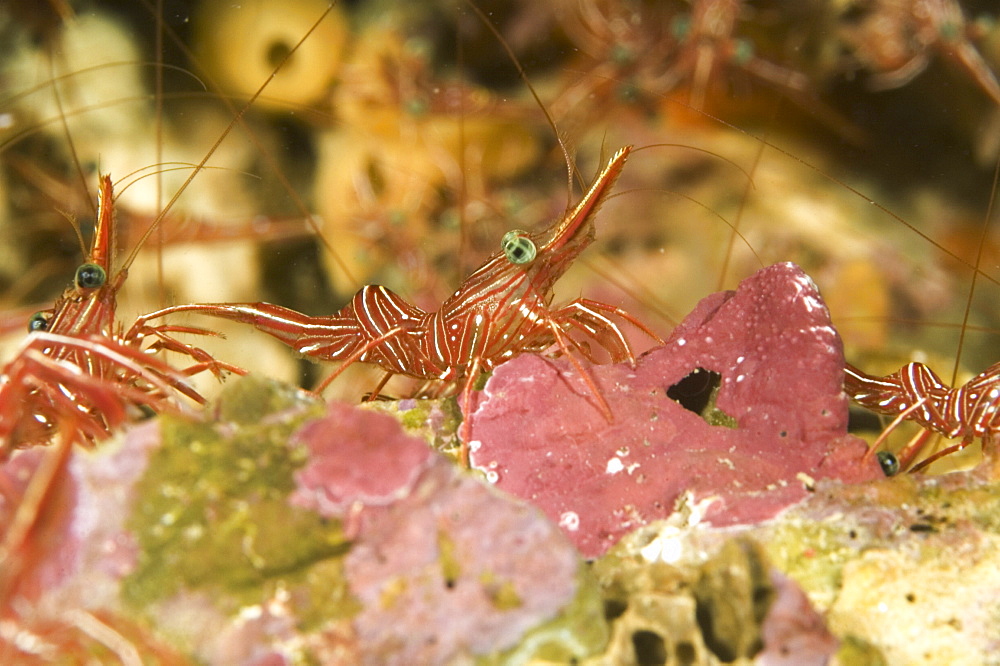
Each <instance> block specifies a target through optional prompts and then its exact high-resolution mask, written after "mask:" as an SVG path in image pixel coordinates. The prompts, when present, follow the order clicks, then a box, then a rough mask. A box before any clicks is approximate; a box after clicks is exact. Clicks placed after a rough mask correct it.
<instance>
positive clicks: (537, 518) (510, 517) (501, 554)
mask: <svg viewBox="0 0 1000 666" xmlns="http://www.w3.org/2000/svg"><path fill="white" fill-rule="evenodd" d="M295 440H296V441H297V442H298V443H299V445H303V446H305V447H307V448H308V451H309V456H308V459H307V460H306V463H305V466H304V467H302V468H301V469H300V470H299V471H298V472H296V474H295V479H296V483H297V485H298V488H297V489H296V490H295V491H294V493H293V495H292V498H291V501H292V502H293V503H294V504H295V505H298V506H302V507H305V508H309V509H312V510H315V511H317V512H319V513H321V514H322V515H324V516H326V517H331V518H337V519H339V520H341V522H342V523H343V524H344V525H345V526H346V528H347V529H346V532H347V533H348V535H349V537H350V538H351V539H352V545H351V548H350V552H349V553H348V554H347V555H346V557H345V559H344V576H345V579H346V581H347V586H348V589H349V591H350V594H351V597H352V599H354V600H356V601H357V602H358V603H359V604H360V609H359V610H358V611H357V612H356V614H355V615H354V616H353V618H352V620H351V621H352V628H353V632H354V636H353V640H354V641H355V649H356V658H357V663H360V664H384V665H391V664H445V663H449V664H450V663H455V662H456V661H463V660H469V661H471V660H473V659H474V658H475V657H477V656H485V655H490V654H493V653H496V652H499V651H503V650H506V649H510V648H513V647H514V646H516V645H517V644H518V641H519V640H521V639H522V637H523V636H524V635H525V634H526V633H527V632H528V631H530V630H532V629H533V628H535V627H537V626H539V625H542V624H544V623H546V622H549V621H552V620H553V619H554V618H556V617H557V616H558V614H559V613H560V612H561V611H562V610H564V609H565V608H566V607H567V606H568V605H570V604H571V603H573V602H574V599H575V598H576V596H577V594H578V593H579V590H580V573H581V570H582V562H581V560H580V556H579V554H578V553H577V551H576V549H575V548H574V547H573V544H572V543H571V542H570V541H569V539H567V538H566V536H565V535H564V534H563V533H562V531H561V530H559V528H558V527H556V526H555V525H553V524H552V523H551V522H550V521H549V520H548V519H546V517H545V516H544V515H543V514H542V513H541V512H540V511H539V510H538V509H537V508H535V507H533V506H531V505H529V504H527V503H525V502H522V501H519V500H516V499H514V498H511V497H508V496H506V495H503V494H502V493H500V492H498V491H496V490H495V489H494V488H491V487H490V486H489V485H488V484H484V483H482V481H481V480H479V479H477V478H475V477H474V476H472V475H470V474H467V473H466V472H465V471H463V470H461V469H459V468H457V467H456V466H455V465H454V464H452V463H451V462H450V461H448V460H447V459H446V458H445V457H444V456H442V455H440V454H438V453H435V452H433V451H431V450H430V449H429V448H428V447H427V445H426V444H425V443H424V442H422V441H420V440H418V439H415V438H412V437H410V436H408V435H406V434H405V433H404V431H403V429H402V427H401V426H400V425H399V423H398V422H397V421H396V420H394V419H392V418H391V417H389V416H386V415H384V414H378V413H375V412H369V411H364V410H361V409H358V408H356V407H350V406H347V405H340V404H336V403H334V404H332V405H330V411H329V414H328V415H327V416H326V417H324V418H323V419H321V420H319V421H314V422H312V423H310V424H308V425H306V426H305V427H304V428H303V429H302V430H300V431H299V433H298V434H297V435H296V436H295ZM592 601H593V604H592V608H591V611H592V615H593V618H587V616H586V614H585V613H583V612H582V611H580V609H579V608H577V611H576V612H577V613H579V615H580V617H581V618H584V620H586V621H581V623H582V624H583V625H584V626H585V627H587V626H589V625H593V626H592V627H590V628H587V629H586V631H587V632H590V633H592V634H594V636H595V637H596V638H594V639H593V641H592V643H593V644H592V645H589V644H587V642H586V641H583V640H582V639H579V637H577V639H578V641H579V643H580V645H586V649H584V648H579V649H580V650H581V653H580V655H579V656H584V654H585V653H586V652H587V651H588V650H590V649H593V648H595V647H599V646H600V645H602V644H603V640H604V639H605V636H604V635H603V633H602V632H603V631H604V627H603V625H602V624H601V623H600V613H601V606H600V603H599V600H598V598H597V597H596V595H595V596H594V597H593V599H592ZM591 620H593V621H591ZM569 629H570V627H569V626H567V627H566V628H565V630H566V631H568V630H569ZM566 635H567V636H568V635H570V634H569V633H567V634H566Z"/></svg>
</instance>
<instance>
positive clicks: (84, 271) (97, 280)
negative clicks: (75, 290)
mask: <svg viewBox="0 0 1000 666" xmlns="http://www.w3.org/2000/svg"><path fill="white" fill-rule="evenodd" d="M107 280H108V274H107V273H105V272H104V269H103V268H101V267H100V266H98V265H97V264H83V265H82V266H80V267H79V268H77V269H76V286H77V287H79V288H80V289H97V288H98V287H103V286H104V283H105V282H107Z"/></svg>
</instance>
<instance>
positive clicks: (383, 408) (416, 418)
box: [361, 397, 462, 458]
mask: <svg viewBox="0 0 1000 666" xmlns="http://www.w3.org/2000/svg"><path fill="white" fill-rule="evenodd" d="M361 407H362V408H364V409H367V410H370V411H374V412H379V413H381V414H387V415H389V416H391V417H393V418H394V419H396V421H398V422H399V424H400V425H402V426H403V430H404V431H405V432H406V434H407V435H411V436H413V437H417V438H419V439H422V440H423V441H425V442H427V444H428V446H430V447H431V448H433V449H435V450H437V451H440V452H442V453H445V454H447V455H449V456H450V457H452V458H456V457H457V453H458V449H459V445H460V443H459V440H458V429H459V426H461V424H462V411H461V409H460V408H459V405H458V401H457V400H456V399H455V398H454V397H450V398H441V399H436V400H423V399H407V400H383V401H376V402H365V403H362V404H361Z"/></svg>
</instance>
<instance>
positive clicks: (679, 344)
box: [677, 338, 688, 347]
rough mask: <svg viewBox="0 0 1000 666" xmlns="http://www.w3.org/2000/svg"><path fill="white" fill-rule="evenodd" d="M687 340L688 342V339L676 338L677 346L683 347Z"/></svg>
mask: <svg viewBox="0 0 1000 666" xmlns="http://www.w3.org/2000/svg"><path fill="white" fill-rule="evenodd" d="M687 342H688V341H687V340H685V339H684V338H680V339H679V340H677V346H678V347H683V346H684V345H686V344H687Z"/></svg>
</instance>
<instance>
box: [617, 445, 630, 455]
mask: <svg viewBox="0 0 1000 666" xmlns="http://www.w3.org/2000/svg"><path fill="white" fill-rule="evenodd" d="M615 453H617V454H618V455H620V456H621V457H622V458H624V457H625V456H627V455H628V453H629V451H628V447H627V446H623V447H621V448H620V449H618V450H617V451H615Z"/></svg>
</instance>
